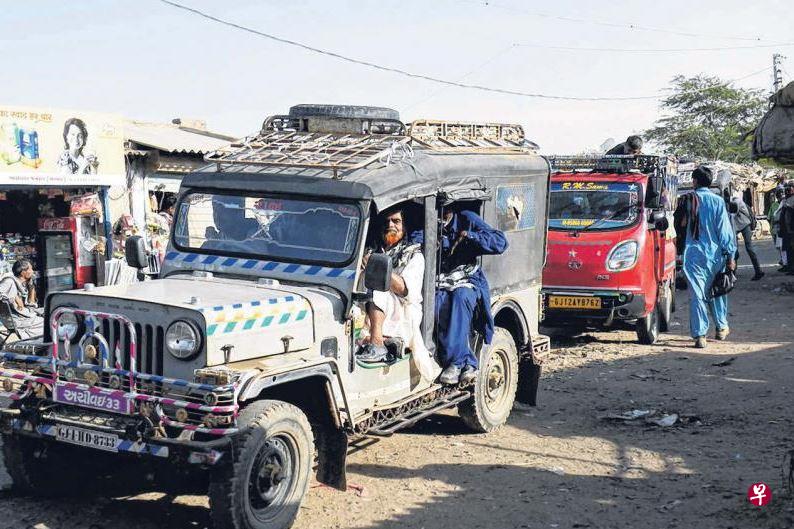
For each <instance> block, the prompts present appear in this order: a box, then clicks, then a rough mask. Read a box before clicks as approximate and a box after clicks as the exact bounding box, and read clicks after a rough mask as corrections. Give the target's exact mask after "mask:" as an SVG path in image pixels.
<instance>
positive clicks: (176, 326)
mask: <svg viewBox="0 0 794 529" xmlns="http://www.w3.org/2000/svg"><path fill="white" fill-rule="evenodd" d="M200 345H201V339H200V335H199V331H198V329H197V328H196V326H195V325H193V324H192V323H190V322H187V321H185V320H177V321H175V322H174V323H172V324H171V325H169V326H168V330H166V331H165V348H166V349H168V352H169V353H171V356H173V357H174V358H176V359H178V360H189V359H190V357H192V356H193V355H194V354H196V353H197V352H198V350H199V346H200Z"/></svg>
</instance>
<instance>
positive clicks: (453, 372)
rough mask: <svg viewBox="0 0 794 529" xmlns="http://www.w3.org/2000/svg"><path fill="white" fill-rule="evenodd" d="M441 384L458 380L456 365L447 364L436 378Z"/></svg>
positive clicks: (451, 383) (450, 383)
mask: <svg viewBox="0 0 794 529" xmlns="http://www.w3.org/2000/svg"><path fill="white" fill-rule="evenodd" d="M438 380H439V381H440V382H441V383H442V384H447V385H451V386H453V385H455V384H457V383H458V382H459V381H460V368H459V367H458V366H456V365H451V366H447V368H446V369H444V371H443V372H442V373H441V376H440V377H439V379H438Z"/></svg>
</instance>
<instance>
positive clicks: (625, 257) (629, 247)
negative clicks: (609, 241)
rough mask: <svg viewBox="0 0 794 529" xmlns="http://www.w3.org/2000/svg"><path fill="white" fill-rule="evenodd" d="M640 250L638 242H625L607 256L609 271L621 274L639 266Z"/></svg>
mask: <svg viewBox="0 0 794 529" xmlns="http://www.w3.org/2000/svg"><path fill="white" fill-rule="evenodd" d="M638 249H639V245H638V244H637V241H624V242H622V243H620V244H618V245H616V246H615V247H614V248H612V251H610V252H609V255H608V256H607V270H609V271H610V272H620V271H621V270H628V269H629V268H632V267H633V266H634V265H635V264H637V256H638V252H637V250H638Z"/></svg>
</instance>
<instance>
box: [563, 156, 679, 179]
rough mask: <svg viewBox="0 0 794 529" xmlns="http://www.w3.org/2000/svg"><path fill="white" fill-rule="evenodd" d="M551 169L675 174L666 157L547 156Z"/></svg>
mask: <svg viewBox="0 0 794 529" xmlns="http://www.w3.org/2000/svg"><path fill="white" fill-rule="evenodd" d="M548 161H549V164H550V165H551V169H552V171H554V172H557V173H574V172H592V173H617V174H623V173H632V172H636V173H643V174H651V175H659V176H662V175H672V174H675V173H676V172H677V168H676V161H675V158H674V157H672V156H667V155H661V156H657V155H647V154H639V155H633V154H629V155H620V154H609V155H600V156H549V157H548Z"/></svg>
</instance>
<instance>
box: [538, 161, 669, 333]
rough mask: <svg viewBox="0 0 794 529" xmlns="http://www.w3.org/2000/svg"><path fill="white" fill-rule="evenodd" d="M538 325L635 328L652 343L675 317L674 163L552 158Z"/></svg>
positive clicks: (666, 329)
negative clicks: (542, 315)
mask: <svg viewBox="0 0 794 529" xmlns="http://www.w3.org/2000/svg"><path fill="white" fill-rule="evenodd" d="M549 162H550V164H551V165H552V170H553V171H554V173H553V174H552V177H551V187H550V193H549V236H548V251H547V262H546V267H545V268H544V271H543V294H544V296H543V298H544V301H543V304H544V310H545V318H544V321H543V324H544V325H547V326H570V325H572V324H574V325H575V324H581V325H582V326H585V327H601V328H609V327H617V326H618V325H619V324H626V323H628V324H631V323H634V326H635V329H636V332H637V337H638V338H639V341H640V343H644V344H652V343H654V342H656V340H657V338H658V337H659V333H660V332H666V331H668V330H669V327H670V320H671V314H672V312H673V311H674V310H675V300H674V295H675V262H676V248H675V231H674V229H673V226H672V215H673V212H674V210H675V201H676V195H677V194H676V187H677V177H676V170H675V166H676V164H675V162H674V160H673V159H671V158H668V157H662V156H604V157H601V158H575V157H552V158H550V159H549Z"/></svg>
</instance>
